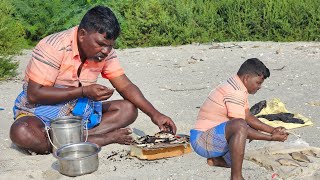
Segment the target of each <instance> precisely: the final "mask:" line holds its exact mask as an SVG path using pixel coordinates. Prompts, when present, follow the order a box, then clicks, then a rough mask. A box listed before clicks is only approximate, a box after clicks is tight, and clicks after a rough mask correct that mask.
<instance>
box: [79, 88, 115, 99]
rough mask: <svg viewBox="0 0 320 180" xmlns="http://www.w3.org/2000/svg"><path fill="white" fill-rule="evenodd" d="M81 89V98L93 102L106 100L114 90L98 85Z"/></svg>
mask: <svg viewBox="0 0 320 180" xmlns="http://www.w3.org/2000/svg"><path fill="white" fill-rule="evenodd" d="M82 88H83V89H82V94H83V96H84V97H87V98H89V99H91V100H94V101H102V100H107V99H109V98H110V97H111V96H112V94H113V92H114V89H112V88H108V87H106V86H102V85H99V84H91V85H89V86H83V87H82Z"/></svg>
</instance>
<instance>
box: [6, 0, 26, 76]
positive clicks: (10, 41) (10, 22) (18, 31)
mask: <svg viewBox="0 0 320 180" xmlns="http://www.w3.org/2000/svg"><path fill="white" fill-rule="evenodd" d="M14 12H15V9H14V7H13V6H12V5H11V4H10V2H9V1H7V0H0V80H4V79H8V78H10V77H13V76H15V75H16V69H17V67H18V64H17V63H16V62H13V61H12V58H11V57H9V56H10V55H13V54H17V53H19V52H20V51H21V49H22V48H24V47H26V40H25V39H24V28H23V26H22V25H21V23H20V22H19V21H18V20H17V19H15V18H14Z"/></svg>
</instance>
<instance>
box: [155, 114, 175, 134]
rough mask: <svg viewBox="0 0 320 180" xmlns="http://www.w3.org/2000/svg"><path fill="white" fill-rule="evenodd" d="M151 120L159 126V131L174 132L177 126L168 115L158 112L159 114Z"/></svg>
mask: <svg viewBox="0 0 320 180" xmlns="http://www.w3.org/2000/svg"><path fill="white" fill-rule="evenodd" d="M151 120H152V122H153V123H155V124H156V125H157V126H158V127H159V129H160V131H165V132H172V133H173V134H176V132H177V127H176V125H175V124H174V122H173V121H172V119H171V118H169V117H168V116H166V115H163V114H161V113H160V114H159V115H157V116H155V117H153V118H152V119H151Z"/></svg>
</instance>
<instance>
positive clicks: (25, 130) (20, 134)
mask: <svg viewBox="0 0 320 180" xmlns="http://www.w3.org/2000/svg"><path fill="white" fill-rule="evenodd" d="M38 121H40V120H38ZM41 123H42V122H37V121H35V122H34V121H32V120H31V119H28V118H27V117H26V118H24V117H23V119H22V118H21V119H19V120H16V121H15V122H14V123H13V124H12V126H11V128H10V139H11V141H12V142H13V143H14V144H15V145H16V146H18V147H20V148H26V149H29V148H33V147H37V146H40V145H42V144H43V143H45V142H46V141H47V138H46V136H45V134H44V133H45V132H44V128H43V125H42V124H41Z"/></svg>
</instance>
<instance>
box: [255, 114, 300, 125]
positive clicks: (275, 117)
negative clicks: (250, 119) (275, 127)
mask: <svg viewBox="0 0 320 180" xmlns="http://www.w3.org/2000/svg"><path fill="white" fill-rule="evenodd" d="M293 116H294V114H292V113H278V114H266V115H260V116H257V118H265V119H267V120H269V121H274V120H280V121H282V122H285V123H296V124H304V121H303V120H301V119H298V118H294V117H293Z"/></svg>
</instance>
